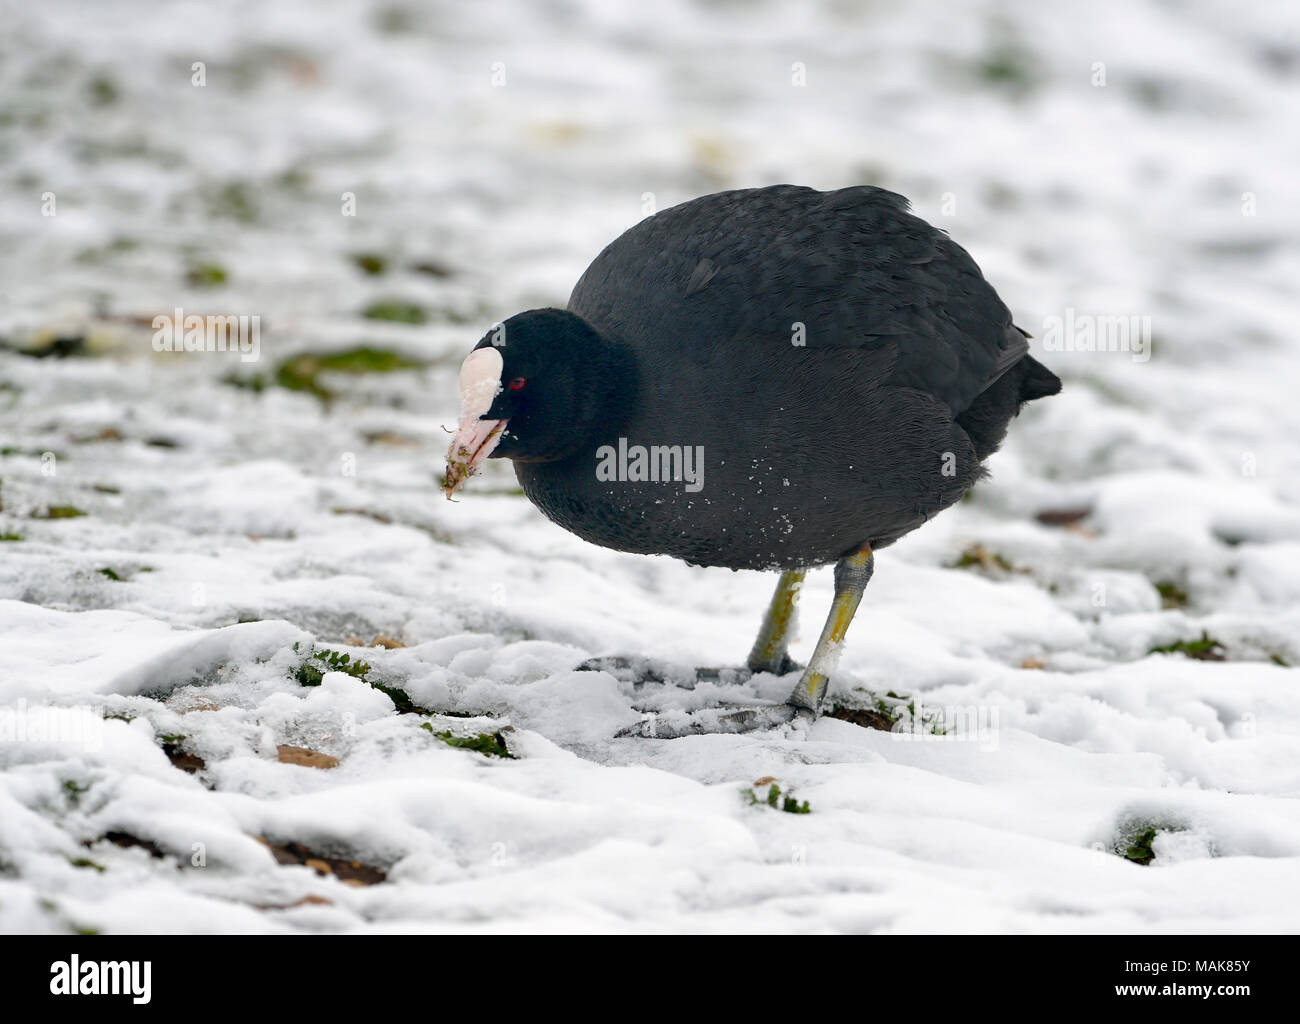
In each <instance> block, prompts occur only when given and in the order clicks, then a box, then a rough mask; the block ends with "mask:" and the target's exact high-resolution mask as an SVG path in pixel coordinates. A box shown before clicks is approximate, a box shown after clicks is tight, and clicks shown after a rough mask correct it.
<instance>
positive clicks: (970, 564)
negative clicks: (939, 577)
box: [947, 544, 1015, 572]
mask: <svg viewBox="0 0 1300 1024" xmlns="http://www.w3.org/2000/svg"><path fill="white" fill-rule="evenodd" d="M947 567H948V568H949V569H983V570H984V571H986V572H988V571H990V570H993V569H1001V570H1002V571H1003V572H1014V571H1015V566H1013V565H1012V564H1011V562H1010V561H1008V560H1007V559H1006V558H1004V557H1003V556H1002V555H999V554H997V553H996V552H994V551H990V550H989V549H988V548H986V547H985V546H984V545H983V544H972V545H971V546H970V547H968V548H967V549H966V550H965V551H963V552H962V553H961V556H960V557H959V558H958V559H957V560H956V561H955V562H949V563H948V566H947Z"/></svg>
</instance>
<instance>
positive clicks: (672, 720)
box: [615, 704, 816, 740]
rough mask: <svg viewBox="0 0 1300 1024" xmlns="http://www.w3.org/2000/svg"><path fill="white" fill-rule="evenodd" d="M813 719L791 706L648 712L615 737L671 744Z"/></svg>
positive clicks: (813, 716)
mask: <svg viewBox="0 0 1300 1024" xmlns="http://www.w3.org/2000/svg"><path fill="white" fill-rule="evenodd" d="M815 717H816V715H815V714H814V713H813V712H812V711H810V710H808V709H807V708H802V707H796V706H795V705H793V704H758V705H747V706H741V705H737V706H735V707H717V708H702V709H700V710H698V711H650V712H647V713H646V714H645V715H643V716H642V718H641V721H639V722H637V723H636V724H635V725H629V726H627V727H626V728H624V729H620V730H619V731H618V732H617V733H615V736H616V737H625V736H642V737H646V738H648V739H660V740H671V739H678V738H679V737H682V736H707V735H713V734H717V733H739V732H758V731H759V730H761V729H775V728H777V727H779V726H783V725H788V724H790V723H792V722H802V723H805V724H806V723H809V722H811V721H813V719H814V718H815Z"/></svg>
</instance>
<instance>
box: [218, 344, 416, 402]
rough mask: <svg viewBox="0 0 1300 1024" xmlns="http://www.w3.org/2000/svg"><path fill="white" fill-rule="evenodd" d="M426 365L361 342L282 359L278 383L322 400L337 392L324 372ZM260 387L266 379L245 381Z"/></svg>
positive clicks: (380, 369) (256, 387)
mask: <svg viewBox="0 0 1300 1024" xmlns="http://www.w3.org/2000/svg"><path fill="white" fill-rule="evenodd" d="M423 365H425V364H424V363H422V362H421V361H419V360H417V359H410V358H408V357H407V356H404V355H402V354H401V353H399V352H394V351H392V350H391V349H385V348H374V347H373V346H370V345H361V346H359V347H357V348H350V349H345V350H344V351H342V352H331V353H328V354H325V355H315V354H312V353H302V354H300V355H296V356H291V357H290V358H288V359H286V360H285V361H284V362H282V363H281V364H280V365H279V366H278V367H277V368H276V371H275V383H276V384H277V385H279V386H280V387H282V388H286V389H288V390H290V391H306V392H308V393H310V394H313V395H315V396H316V397H317V398H319V399H321V400H322V401H330V400H331V399H333V398H334V397H336V396H335V394H334V392H333V391H331V390H330V389H329V388H327V387H325V385H324V384H322V383H321V382H320V380H319V377H320V375H321V374H322V373H356V374H359V373H393V372H395V371H398V370H413V369H418V368H419V367H421V366H423ZM242 386H246V387H253V389H254V390H257V391H260V390H261V389H262V388H263V387H265V383H264V382H261V383H258V384H255V385H254V384H244V385H242Z"/></svg>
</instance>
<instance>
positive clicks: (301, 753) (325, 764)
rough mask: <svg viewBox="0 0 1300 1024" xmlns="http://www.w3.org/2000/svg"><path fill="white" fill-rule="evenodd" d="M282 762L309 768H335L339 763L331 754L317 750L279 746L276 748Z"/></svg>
mask: <svg viewBox="0 0 1300 1024" xmlns="http://www.w3.org/2000/svg"><path fill="white" fill-rule="evenodd" d="M275 752H276V754H277V755H278V757H279V759H280V761H281V762H282V763H283V764H300V765H304V766H306V767H308V768H321V769H325V768H333V767H335V766H336V765H337V764H338V763H339V759H338V758H337V757H331V756H330V755H329V754H322V753H319V752H318V751H315V750H308V749H307V748H306V747H289V746H284V745H281V746H278V747H276V748H275Z"/></svg>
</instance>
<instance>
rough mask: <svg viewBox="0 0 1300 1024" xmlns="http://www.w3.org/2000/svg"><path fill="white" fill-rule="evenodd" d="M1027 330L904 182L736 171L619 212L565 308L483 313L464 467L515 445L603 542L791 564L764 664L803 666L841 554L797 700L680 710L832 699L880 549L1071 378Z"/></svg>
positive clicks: (944, 502)
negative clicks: (750, 185) (819, 590)
mask: <svg viewBox="0 0 1300 1024" xmlns="http://www.w3.org/2000/svg"><path fill="white" fill-rule="evenodd" d="M1027 337H1028V335H1027V334H1025V332H1023V331H1021V330H1020V329H1019V328H1017V327H1016V326H1015V325H1014V324H1013V323H1012V318H1011V313H1010V311H1009V310H1008V309H1007V307H1006V306H1005V305H1004V304H1003V302H1002V301H1001V299H999V298H998V296H997V293H996V292H994V290H993V288H992V287H991V286H990V285H989V284H988V282H986V281H985V280H984V277H983V275H982V274H981V273H980V270H979V268H978V267H977V266H976V265H975V262H974V261H973V260H972V259H971V257H970V256H969V255H968V254H967V252H966V250H964V249H963V248H961V246H959V245H957V244H956V243H955V242H953V241H952V239H950V238H949V237H948V235H947V234H946V233H945V232H943V231H940V230H938V229H936V228H934V227H931V226H930V225H929V224H927V223H925V221H923V220H921V219H920V218H918V217H916V216H913V215H912V214H911V213H909V212H908V202H907V200H906V199H904V198H903V197H902V196H900V195H897V194H895V193H893V192H887V191H885V190H883V189H879V188H873V187H869V186H862V187H855V188H845V189H840V190H838V191H833V192H819V191H816V190H814V189H811V188H803V187H799V186H795V185H774V186H771V187H769V188H759V189H739V190H735V191H729V192H719V193H716V194H714V195H708V196H704V197H702V198H699V199H694V200H692V201H690V202H686V203H682V204H681V205H679V206H674V207H672V208H671V209H668V210H664V211H662V212H661V213H658V214H656V215H654V216H652V217H648V218H646V219H645V220H642V221H641V222H640V223H638V224H637V225H636V226H635V227H633V228H631V229H629V230H628V231H626V232H624V233H623V234H622V235H621V236H620V237H619V238H617V239H616V240H615V241H614V242H612V243H611V244H610V245H609V246H608V247H606V249H605V250H604V251H603V252H602V253H601V254H600V255H599V256H597V257H596V260H595V262H593V263H592V264H591V266H590V267H588V268H587V271H586V273H584V274H583V275H582V278H581V280H579V281H578V284H577V286H576V287H575V288H574V290H573V294H572V296H571V297H570V299H569V306H568V309H567V310H561V309H534V310H529V311H527V312H524V313H519V314H517V315H515V316H513V317H511V318H510V319H508V320H506V321H505V322H504V323H502V324H499V325H497V326H496V327H495V328H494V329H493V330H491V331H489V332H488V334H487V335H486V336H485V337H484V338H483V340H482V341H480V342H479V343H478V345H477V346H476V347H475V349H474V351H473V352H471V353H470V355H469V356H468V357H467V358H466V360H465V363H464V366H463V367H462V369H461V379H460V386H461V417H460V428H459V431H458V432H457V434H456V437H455V440H454V441H453V442H452V445H451V449H450V451H449V452H448V455H447V462H448V465H447V476H446V481H445V490H446V493H447V496H448V497H450V496H451V495H452V494H453V493H454V492H455V490H456V489H457V488H458V487H459V486H460V485H461V484H462V483H463V482H464V481H465V480H466V479H467V478H468V476H469V475H470V474H471V473H473V472H474V470H475V467H477V466H478V465H479V463H480V462H481V461H482V460H483V459H484V458H489V457H490V458H508V459H511V460H513V461H514V464H515V474H516V476H517V477H518V478H519V482H520V484H521V485H522V486H523V489H524V493H525V494H527V496H528V498H529V499H530V500H531V501H532V502H533V504H535V505H536V506H537V507H538V508H539V509H541V511H542V512H543V513H544V514H545V515H546V516H547V517H548V518H550V519H552V520H553V521H555V522H556V523H558V524H559V525H560V526H563V527H564V528H565V529H566V530H569V531H571V532H573V533H576V534H577V535H578V536H580V537H582V538H584V539H586V540H589V541H591V542H592V543H594V544H600V545H603V546H605V547H609V548H614V549H616V550H619V551H631V552H638V553H643V554H663V555H672V556H674V557H676V558H681V559H683V560H685V561H686V562H688V563H690V564H693V565H707V566H727V567H728V568H731V569H770V570H778V571H780V572H781V578H780V581H779V583H778V584H777V588H776V593H775V595H774V596H773V599H772V604H771V607H770V608H769V610H768V613H767V616H766V618H765V620H764V623H763V628H762V629H761V631H760V633H759V636H758V639H757V641H756V642H755V644H754V648H753V650H752V651H751V653H750V656H749V660H748V667H749V668H750V669H751V670H753V671H755V672H758V671H769V672H784V671H789V670H791V669H793V668H795V667H796V666H794V664H793V663H792V662H791V661H790V659H789V657H788V655H787V654H786V638H787V633H788V631H789V626H790V620H791V618H792V616H791V611H792V609H793V606H794V602H795V599H796V596H797V592H798V588H799V586H800V584H801V582H802V580H803V575H804V572H805V570H807V569H809V568H811V567H814V566H819V565H826V564H828V563H832V562H833V563H835V601H834V606H833V608H832V610H831V613H830V615H829V617H828V619H827V622H826V627H825V629H824V630H823V632H822V635H821V638H820V640H819V641H818V643H817V647H816V649H815V651H814V653H813V656H812V659H811V661H810V662H809V664H808V666H807V668H806V669H805V670H804V672H803V676H802V678H801V679H800V681H799V683H798V685H797V686H796V687H795V689H794V691H793V692H792V693H791V695H790V697H789V700H788V702H787V704H785V705H772V706H766V707H763V708H760V709H749V710H746V711H742V712H736V713H731V714H728V715H722V716H715V717H714V718H713V719H711V720H710V724H708V725H707V726H700V725H692V726H689V727H686V728H684V729H677V730H675V731H677V732H681V731H688V732H689V731H704V730H706V729H707V730H710V731H712V730H715V729H716V730H727V731H736V730H739V729H745V728H754V727H758V726H763V725H769V724H776V723H779V722H783V721H789V720H791V719H792V718H794V717H795V716H796V715H804V716H813V717H815V716H816V715H817V714H818V712H819V710H820V708H821V704H822V701H823V699H824V697H825V694H826V688H827V674H828V673H829V671H830V670H831V668H832V666H833V664H834V661H835V657H836V655H837V653H838V648H839V645H840V643H841V641H842V640H843V638H844V634H845V632H846V631H847V629H848V626H849V622H850V621H851V620H852V618H853V614H854V612H855V611H856V610H857V606H858V602H859V600H860V599H861V596H862V591H863V588H864V587H865V586H866V583H867V581H868V580H869V579H870V577H871V572H872V568H873V564H874V561H873V556H872V552H873V551H874V550H875V549H877V548H882V547H884V546H886V545H887V544H890V543H892V542H894V541H895V540H897V539H898V538H899V537H901V536H903V534H905V533H908V532H909V531H911V530H914V529H916V528H917V527H918V526H920V525H921V524H922V523H924V522H925V521H926V520H927V519H929V518H930V517H931V516H933V515H934V514H935V513H937V512H939V511H940V510H942V509H944V508H946V507H947V506H949V505H951V504H953V503H954V502H955V501H957V500H958V499H959V498H961V496H962V495H963V494H964V493H965V492H966V491H967V490H968V489H969V488H970V487H971V485H972V484H974V483H975V481H976V480H978V479H979V478H980V477H981V476H982V475H984V473H985V472H986V471H985V470H984V468H983V465H982V464H983V462H984V460H985V459H986V458H988V456H989V455H990V454H992V452H993V451H995V450H996V449H997V447H998V445H999V444H1001V442H1002V439H1003V437H1004V436H1005V435H1006V431H1007V425H1008V423H1009V422H1010V420H1011V418H1012V417H1013V416H1015V415H1016V414H1017V413H1018V412H1019V410H1020V408H1021V406H1022V405H1023V404H1024V403H1025V402H1027V401H1029V400H1031V399H1035V398H1042V397H1044V396H1047V395H1053V394H1056V393H1057V392H1058V391H1059V390H1060V388H1061V382H1060V380H1059V379H1058V378H1057V377H1056V376H1055V375H1054V374H1053V373H1052V372H1051V371H1050V370H1048V369H1047V368H1046V367H1045V366H1043V365H1042V364H1041V363H1039V362H1038V361H1037V360H1035V359H1033V358H1031V357H1030V356H1029V354H1028V353H1029V345H1028V343H1027V341H1026V338H1027ZM663 734H664V733H662V732H659V733H658V735H663Z"/></svg>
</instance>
